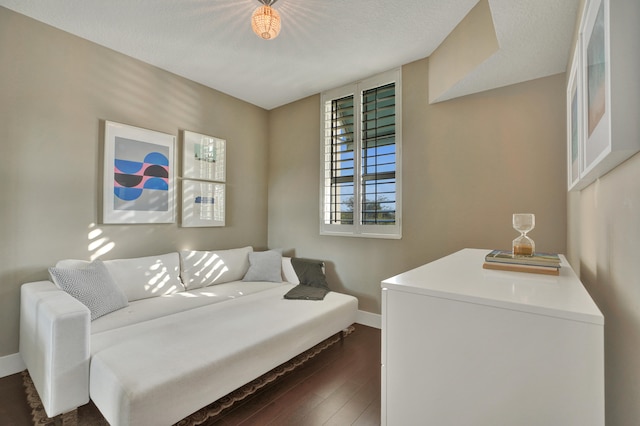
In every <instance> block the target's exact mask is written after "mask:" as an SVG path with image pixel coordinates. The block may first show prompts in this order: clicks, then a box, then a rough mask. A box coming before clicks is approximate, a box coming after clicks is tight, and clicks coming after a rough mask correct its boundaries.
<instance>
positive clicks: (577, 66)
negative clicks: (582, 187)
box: [567, 40, 583, 190]
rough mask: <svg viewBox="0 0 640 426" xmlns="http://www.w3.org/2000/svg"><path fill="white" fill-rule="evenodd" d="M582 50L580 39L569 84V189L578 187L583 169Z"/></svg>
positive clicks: (570, 70)
mask: <svg viewBox="0 0 640 426" xmlns="http://www.w3.org/2000/svg"><path fill="white" fill-rule="evenodd" d="M581 58H582V51H581V45H580V40H578V44H577V46H576V49H575V51H574V54H573V61H572V63H571V68H570V69H569V80H568V84H567V178H568V189H569V190H572V189H574V188H576V185H577V184H578V182H579V180H580V173H581V171H582V145H583V137H582V136H583V126H582V121H583V105H582V90H581V87H582V73H581V70H582V69H581V66H582V61H581Z"/></svg>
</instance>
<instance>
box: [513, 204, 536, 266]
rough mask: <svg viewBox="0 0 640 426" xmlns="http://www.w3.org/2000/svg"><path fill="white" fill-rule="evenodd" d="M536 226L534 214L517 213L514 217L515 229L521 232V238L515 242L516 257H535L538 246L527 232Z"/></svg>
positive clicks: (514, 253)
mask: <svg viewBox="0 0 640 426" xmlns="http://www.w3.org/2000/svg"><path fill="white" fill-rule="evenodd" d="M535 226H536V216H535V215H534V214H532V213H515V214H514V215H513V229H515V230H516V231H518V232H520V236H519V237H518V238H516V239H515V240H513V255H514V256H533V254H534V253H535V250H536V245H535V243H534V242H533V240H532V239H531V238H529V237H528V236H527V232H529V231H531V230H532V229H533V228H535Z"/></svg>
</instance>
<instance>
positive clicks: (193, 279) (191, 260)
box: [180, 246, 253, 290]
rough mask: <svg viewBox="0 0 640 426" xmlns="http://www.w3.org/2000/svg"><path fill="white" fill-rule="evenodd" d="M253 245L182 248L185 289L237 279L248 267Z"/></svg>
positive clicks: (182, 273) (181, 256) (240, 277)
mask: <svg viewBox="0 0 640 426" xmlns="http://www.w3.org/2000/svg"><path fill="white" fill-rule="evenodd" d="M251 252H253V247H251V246H247V247H243V248H237V249H229V250H216V251H196V250H182V251H181V252H180V259H181V261H182V272H181V275H182V282H183V283H184V285H185V286H186V287H187V290H193V289H195V288H200V287H206V286H209V285H215V284H224V283H228V282H231V281H239V280H241V279H242V277H244V275H245V274H246V273H247V270H248V269H249V253H251Z"/></svg>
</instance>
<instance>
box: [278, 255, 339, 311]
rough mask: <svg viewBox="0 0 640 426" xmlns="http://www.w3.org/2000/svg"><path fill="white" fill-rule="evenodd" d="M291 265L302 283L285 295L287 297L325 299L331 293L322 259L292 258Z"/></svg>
mask: <svg viewBox="0 0 640 426" xmlns="http://www.w3.org/2000/svg"><path fill="white" fill-rule="evenodd" d="M291 265H292V266H293V269H294V270H295V271H296V275H297V276H298V279H299V280H300V284H298V285H297V286H295V287H294V288H292V289H291V290H289V292H288V293H287V294H285V295H284V298H285V299H300V300H323V299H324V296H326V294H327V293H329V291H330V290H329V286H328V285H327V278H326V277H325V275H324V270H323V267H324V262H322V261H321V260H312V259H300V258H295V257H294V258H292V259H291Z"/></svg>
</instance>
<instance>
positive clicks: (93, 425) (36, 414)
mask: <svg viewBox="0 0 640 426" xmlns="http://www.w3.org/2000/svg"><path fill="white" fill-rule="evenodd" d="M354 330H355V328H354V327H353V326H350V327H349V328H348V329H346V330H344V331H342V332H340V333H337V334H335V335H333V336H331V337H329V338H328V339H326V340H324V341H322V342H320V343H318V344H317V345H316V346H314V347H312V348H311V349H309V350H307V351H305V352H303V353H301V354H300V355H298V356H296V357H295V358H292V359H290V360H289V361H287V362H285V363H284V364H282V365H280V366H278V367H276V368H274V369H273V370H271V371H269V372H268V373H265V374H263V375H262V376H260V377H258V378H257V379H255V380H254V381H252V382H250V383H247V384H246V385H244V386H242V387H241V388H239V389H237V390H235V391H233V392H231V393H230V394H229V395H227V396H224V397H222V398H220V399H219V400H217V401H215V402H213V403H211V404H209V405H207V406H206V407H204V408H202V409H200V410H198V411H196V412H195V413H193V414H191V415H190V416H189V417H187V418H185V419H182V420H180V421H179V422H178V423H176V426H196V425H200V424H202V423H204V422H205V421H206V420H207V419H210V418H212V417H214V416H217V415H218V414H220V413H221V412H222V411H223V410H225V409H227V408H229V407H231V406H232V405H233V404H235V403H237V402H239V401H242V400H243V399H245V398H247V397H248V396H250V395H252V394H254V393H255V392H257V391H259V390H260V389H262V388H263V387H265V386H266V385H268V384H269V383H271V382H273V381H274V380H276V379H278V378H279V377H282V376H283V375H285V374H286V373H288V372H290V371H293V370H294V369H296V368H297V367H299V366H301V365H302V364H304V363H305V362H306V361H308V360H310V359H311V358H313V357H314V356H316V355H318V354H319V353H320V352H322V351H324V350H325V349H327V348H329V347H330V346H331V345H333V344H335V343H337V342H339V341H340V339H341V337H343V336H348V335H349V334H351V333H352V332H353V331H354ZM22 380H23V384H24V389H25V394H26V398H27V403H28V404H29V406H30V407H31V416H32V418H33V424H34V425H44V426H62V425H64V426H76V425H78V426H86V425H90V426H102V425H105V426H108V425H109V423H107V421H106V420H105V419H104V418H103V417H102V415H101V414H100V411H98V408H97V407H96V406H95V405H94V404H93V402H92V401H89V403H88V404H86V405H83V406H82V407H78V409H77V410H75V411H72V412H69V413H65V414H61V415H59V416H56V417H54V418H49V417H47V414H46V413H45V411H44V407H43V406H42V401H40V397H39V396H38V392H37V391H36V389H35V387H34V385H33V381H32V380H31V377H30V376H29V372H28V371H26V370H25V371H23V372H22Z"/></svg>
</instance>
